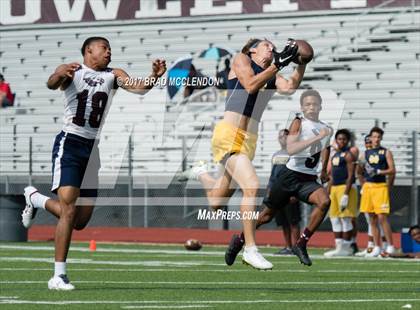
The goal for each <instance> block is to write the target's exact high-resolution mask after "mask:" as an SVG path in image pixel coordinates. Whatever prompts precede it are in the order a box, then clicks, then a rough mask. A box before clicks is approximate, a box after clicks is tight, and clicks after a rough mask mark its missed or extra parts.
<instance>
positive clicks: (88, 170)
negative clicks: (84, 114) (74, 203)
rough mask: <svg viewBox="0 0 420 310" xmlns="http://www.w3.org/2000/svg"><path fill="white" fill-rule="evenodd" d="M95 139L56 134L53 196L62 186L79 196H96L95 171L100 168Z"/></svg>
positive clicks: (96, 174)
mask: <svg viewBox="0 0 420 310" xmlns="http://www.w3.org/2000/svg"><path fill="white" fill-rule="evenodd" d="M95 142H96V140H95V139H86V138H83V137H81V136H78V135H75V134H71V133H67V132H64V131H62V132H60V133H59V134H58V135H57V136H56V138H55V141H54V147H53V152H52V188H51V191H52V192H53V193H55V194H57V190H58V188H59V187H62V186H74V187H77V188H80V197H97V195H98V171H99V168H100V166H101V164H100V158H99V150H98V145H97V143H95Z"/></svg>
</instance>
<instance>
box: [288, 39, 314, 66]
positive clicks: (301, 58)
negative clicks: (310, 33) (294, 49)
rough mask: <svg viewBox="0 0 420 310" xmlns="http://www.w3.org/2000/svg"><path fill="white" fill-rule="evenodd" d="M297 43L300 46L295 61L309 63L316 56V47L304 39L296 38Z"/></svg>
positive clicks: (302, 63)
mask: <svg viewBox="0 0 420 310" xmlns="http://www.w3.org/2000/svg"><path fill="white" fill-rule="evenodd" d="M296 44H297V46H298V56H297V57H296V58H295V60H294V61H293V62H294V63H296V64H298V65H304V64H307V63H308V62H310V61H311V60H312V58H313V57H314V49H313V48H312V46H311V45H310V44H309V43H308V42H306V41H304V40H296Z"/></svg>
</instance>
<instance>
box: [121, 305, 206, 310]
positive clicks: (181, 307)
mask: <svg viewBox="0 0 420 310" xmlns="http://www.w3.org/2000/svg"><path fill="white" fill-rule="evenodd" d="M197 308H214V307H213V306H210V305H185V306H174V305H171V306H158V305H157V306H123V307H121V309H197Z"/></svg>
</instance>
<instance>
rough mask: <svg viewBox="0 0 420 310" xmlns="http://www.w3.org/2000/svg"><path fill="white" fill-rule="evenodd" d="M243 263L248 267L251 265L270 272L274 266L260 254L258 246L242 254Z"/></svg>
mask: <svg viewBox="0 0 420 310" xmlns="http://www.w3.org/2000/svg"><path fill="white" fill-rule="evenodd" d="M242 262H243V263H244V264H246V265H250V266H251V267H254V268H255V269H260V270H270V269H273V264H272V263H270V262H269V261H268V260H266V259H265V258H264V256H262V255H261V253H260V252H258V249H257V247H256V246H254V247H252V248H248V249H245V250H244V252H243V254H242Z"/></svg>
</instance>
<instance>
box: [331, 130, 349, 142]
mask: <svg viewBox="0 0 420 310" xmlns="http://www.w3.org/2000/svg"><path fill="white" fill-rule="evenodd" d="M338 135H345V136H346V138H347V140H349V141H350V140H351V132H350V130H348V129H346V128H343V129H339V130H337V132H336V133H335V137H334V138H335V139H337V137H338Z"/></svg>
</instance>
